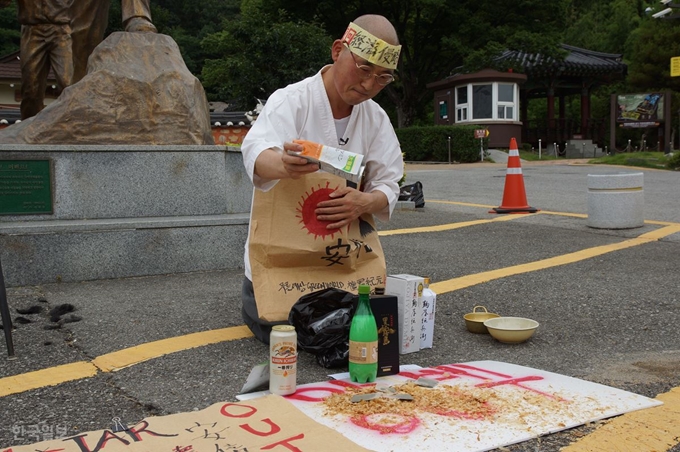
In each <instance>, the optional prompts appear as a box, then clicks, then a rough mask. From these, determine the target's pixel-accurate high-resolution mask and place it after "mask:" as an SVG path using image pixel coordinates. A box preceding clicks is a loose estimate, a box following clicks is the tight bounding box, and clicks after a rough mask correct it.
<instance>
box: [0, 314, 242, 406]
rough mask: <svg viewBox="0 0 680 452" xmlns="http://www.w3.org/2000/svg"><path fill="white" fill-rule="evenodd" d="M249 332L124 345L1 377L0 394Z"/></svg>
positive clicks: (212, 333) (80, 376)
mask: <svg viewBox="0 0 680 452" xmlns="http://www.w3.org/2000/svg"><path fill="white" fill-rule="evenodd" d="M252 335H253V333H251V332H250V330H249V329H248V327H247V326H245V325H241V326H234V327H230V328H221V329H219V330H211V331H203V332H200V333H192V334H187V335H185V336H178V337H171V338H168V339H161V340H159V341H154V342H149V343H146V344H141V345H138V346H135V347H130V348H125V349H123V350H118V351H116V352H112V353H107V354H105V355H101V356H98V357H97V358H95V359H93V360H92V361H91V362H88V361H78V362H75V363H70V364H64V365H61V366H55V367H50V368H47V369H41V370H37V371H34V372H27V373H23V374H20V375H13V376H11V377H5V378H0V397H4V396H7V395H10V394H17V393H19V392H24V391H30V390H31V389H37V388H43V387H46V386H55V385H58V384H61V383H65V382H67V381H74V380H82V379H83V378H89V377H94V376H95V375H97V373H98V372H100V371H101V372H115V371H117V370H120V369H124V368H126V367H129V366H132V365H135V364H138V363H141V362H144V361H148V360H150V359H153V358H158V357H161V356H163V355H168V354H170V353H175V352H180V351H183V350H189V349H190V348H196V347H201V346H204V345H209V344H216V343H218V342H225V341H233V340H236V339H243V338H246V337H251V336H252Z"/></svg>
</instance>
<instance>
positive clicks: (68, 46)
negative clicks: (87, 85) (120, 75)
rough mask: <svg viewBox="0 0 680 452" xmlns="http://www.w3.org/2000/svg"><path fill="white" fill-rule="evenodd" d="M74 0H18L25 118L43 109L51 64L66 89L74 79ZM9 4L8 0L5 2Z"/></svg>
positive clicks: (22, 100) (22, 112) (61, 86)
mask: <svg viewBox="0 0 680 452" xmlns="http://www.w3.org/2000/svg"><path fill="white" fill-rule="evenodd" d="M72 4H73V0H17V5H18V7H19V8H18V9H19V23H20V24H21V49H20V59H21V119H25V118H29V117H31V116H34V115H36V114H37V113H38V112H39V111H40V110H42V109H43V107H44V105H43V102H44V100H45V88H46V84H47V74H48V73H49V70H50V67H52V69H53V71H54V75H55V77H56V78H57V85H59V88H61V89H63V88H65V87H67V86H69V85H70V84H71V83H73V51H72V42H71V10H70V9H71V5H72ZM7 5H9V2H4V3H3V5H2V6H7Z"/></svg>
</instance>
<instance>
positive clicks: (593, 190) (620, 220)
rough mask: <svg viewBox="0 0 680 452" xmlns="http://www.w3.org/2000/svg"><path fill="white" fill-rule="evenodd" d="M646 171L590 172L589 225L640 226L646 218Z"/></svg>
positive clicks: (593, 226) (596, 226)
mask: <svg viewBox="0 0 680 452" xmlns="http://www.w3.org/2000/svg"><path fill="white" fill-rule="evenodd" d="M642 182H643V173H616V174H588V223H587V224H588V226H589V227H591V228H599V229H629V228H639V227H642V225H643V224H644V222H645V219H644V203H645V198H644V190H643V188H642Z"/></svg>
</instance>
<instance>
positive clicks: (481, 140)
mask: <svg viewBox="0 0 680 452" xmlns="http://www.w3.org/2000/svg"><path fill="white" fill-rule="evenodd" d="M479 157H480V158H481V159H482V162H483V161H484V138H480V139H479Z"/></svg>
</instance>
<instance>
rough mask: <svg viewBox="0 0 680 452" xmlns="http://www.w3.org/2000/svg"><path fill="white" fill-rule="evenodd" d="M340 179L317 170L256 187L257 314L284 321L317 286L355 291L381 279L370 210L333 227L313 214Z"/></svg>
mask: <svg viewBox="0 0 680 452" xmlns="http://www.w3.org/2000/svg"><path fill="white" fill-rule="evenodd" d="M345 184H346V181H345V180H344V179H342V178H341V177H338V176H334V175H331V174H327V173H322V172H317V173H312V174H308V175H306V176H304V177H303V178H301V179H298V180H292V179H284V180H281V181H279V183H278V184H276V186H274V188H272V189H271V190H270V191H268V192H262V191H260V190H256V191H255V199H254V202H253V210H252V221H251V226H250V249H249V252H250V265H251V269H252V274H253V289H254V291H255V300H256V303H257V310H258V313H259V315H260V318H261V319H263V320H266V321H269V322H276V321H282V320H287V319H288V313H289V312H290V308H291V307H292V306H293V304H295V302H296V301H297V300H298V299H299V298H300V297H301V296H302V295H305V294H308V293H311V292H315V291H317V290H322V289H325V288H329V287H335V288H338V289H342V290H346V291H348V292H354V293H356V292H357V289H358V287H359V284H368V285H370V286H376V285H384V284H385V279H386V275H385V273H386V268H385V256H384V254H383V249H382V247H381V246H380V240H379V238H378V232H377V230H376V229H375V223H374V220H373V216H372V215H364V216H362V217H361V218H359V219H357V220H355V221H354V222H352V223H351V224H350V225H349V227H345V228H342V229H335V230H330V229H326V225H327V224H328V223H327V222H320V221H318V220H317V219H316V215H315V214H314V210H315V208H316V205H317V204H318V203H319V202H320V201H323V200H326V199H329V195H330V193H332V192H333V191H335V190H336V189H337V188H339V187H344V186H345Z"/></svg>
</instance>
